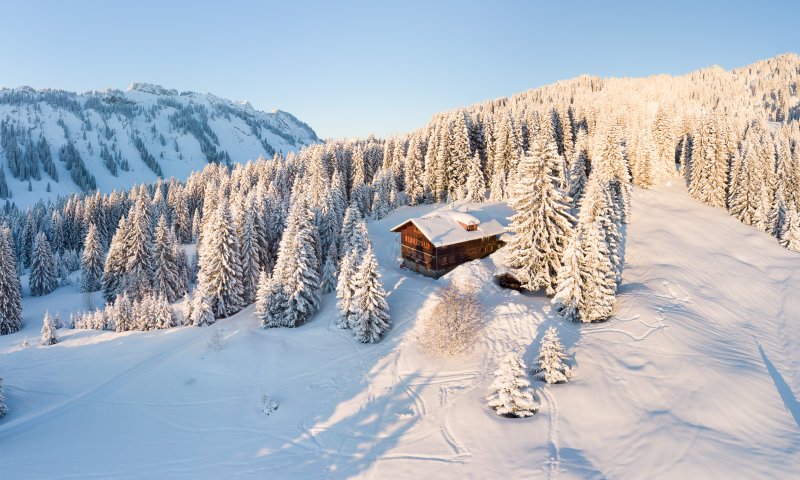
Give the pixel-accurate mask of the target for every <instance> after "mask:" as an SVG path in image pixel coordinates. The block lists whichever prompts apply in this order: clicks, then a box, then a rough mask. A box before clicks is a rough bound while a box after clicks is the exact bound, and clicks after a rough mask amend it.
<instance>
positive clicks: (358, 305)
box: [350, 245, 391, 343]
mask: <svg viewBox="0 0 800 480" xmlns="http://www.w3.org/2000/svg"><path fill="white" fill-rule="evenodd" d="M354 280H355V281H354V284H355V292H354V294H353V300H352V304H353V306H354V307H355V308H354V314H353V315H352V317H351V320H350V326H351V328H352V329H353V334H354V335H355V337H356V340H358V341H359V342H362V343H375V342H377V341H378V340H380V339H381V336H383V334H384V333H386V331H388V330H389V325H390V324H391V321H390V316H389V305H388V304H387V303H386V292H385V291H384V290H383V286H382V285H381V277H380V274H379V273H378V262H377V260H376V259H375V254H374V253H373V252H372V245H368V246H367V250H366V252H364V256H363V259H362V260H361V265H360V266H359V267H358V270H357V271H356V274H355V279H354Z"/></svg>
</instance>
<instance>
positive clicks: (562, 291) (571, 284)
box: [553, 223, 584, 321]
mask: <svg viewBox="0 0 800 480" xmlns="http://www.w3.org/2000/svg"><path fill="white" fill-rule="evenodd" d="M581 227H582V224H580V223H579V224H578V227H577V228H576V231H575V233H574V234H573V235H572V237H571V238H570V240H569V242H568V243H567V247H566V248H565V249H564V255H563V256H562V257H561V267H560V268H559V269H558V276H557V279H558V285H557V286H556V294H555V296H554V297H553V304H554V305H555V306H556V310H557V311H558V313H559V315H561V316H562V317H564V318H565V319H567V320H571V321H575V320H578V318H579V314H580V312H579V307H580V305H581V302H582V300H583V288H584V279H583V270H582V267H583V265H584V254H583V235H582V233H581V230H582V228H581Z"/></svg>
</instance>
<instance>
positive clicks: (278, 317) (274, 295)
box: [262, 190, 319, 327]
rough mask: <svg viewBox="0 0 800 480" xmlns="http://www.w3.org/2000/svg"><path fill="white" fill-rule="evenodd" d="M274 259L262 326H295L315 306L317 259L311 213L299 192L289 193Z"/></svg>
mask: <svg viewBox="0 0 800 480" xmlns="http://www.w3.org/2000/svg"><path fill="white" fill-rule="evenodd" d="M292 196H293V199H292V206H291V210H290V212H289V218H288V221H287V225H286V229H285V230H284V232H283V238H281V243H280V247H279V249H278V261H277V262H276V263H275V269H274V270H273V272H272V281H271V282H270V283H269V285H270V288H269V295H268V296H269V301H268V304H267V308H266V313H265V316H264V317H263V318H262V326H263V327H296V326H298V325H300V324H302V323H304V322H305V321H307V320H308V318H309V317H310V316H311V315H312V314H313V313H314V312H315V311H317V309H318V308H319V298H318V295H319V292H318V290H319V263H318V259H317V254H316V248H317V246H316V245H315V243H316V238H318V237H317V235H316V230H315V227H314V224H313V222H312V213H311V211H310V209H309V208H308V205H307V203H306V200H305V198H304V196H303V195H302V193H300V192H299V191H297V190H295V192H294V194H293V195H292Z"/></svg>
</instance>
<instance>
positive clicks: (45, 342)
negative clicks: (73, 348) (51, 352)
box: [39, 312, 58, 347]
mask: <svg viewBox="0 0 800 480" xmlns="http://www.w3.org/2000/svg"><path fill="white" fill-rule="evenodd" d="M39 343H40V344H41V345H42V346H45V347H46V346H50V345H55V344H56V343H58V337H57V336H56V328H55V325H53V318H52V317H51V316H50V312H45V314H44V319H43V322H42V335H41V340H40V342H39Z"/></svg>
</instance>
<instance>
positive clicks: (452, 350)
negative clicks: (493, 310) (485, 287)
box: [420, 283, 484, 356]
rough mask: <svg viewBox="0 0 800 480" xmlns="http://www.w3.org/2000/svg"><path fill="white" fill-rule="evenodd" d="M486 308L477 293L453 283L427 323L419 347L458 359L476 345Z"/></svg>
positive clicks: (448, 286) (449, 285) (443, 290)
mask: <svg viewBox="0 0 800 480" xmlns="http://www.w3.org/2000/svg"><path fill="white" fill-rule="evenodd" d="M483 316H484V311H483V306H482V305H481V303H480V300H478V296H477V295H476V294H475V292H473V291H470V290H466V289H461V288H459V287H458V286H457V285H455V284H453V283H450V284H448V285H447V286H446V287H444V288H443V289H442V290H441V291H440V292H439V300H438V302H437V303H436V306H435V307H434V308H433V312H431V315H430V317H428V318H427V319H426V321H425V326H424V329H423V331H422V336H421V339H420V343H421V344H422V346H423V348H424V349H425V350H427V351H428V352H431V353H434V354H437V355H444V356H455V355H458V354H460V353H462V352H464V351H466V350H468V349H469V348H470V347H471V346H472V345H473V344H474V343H475V339H476V337H477V335H478V332H479V331H480V329H481V325H482V322H483Z"/></svg>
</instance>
